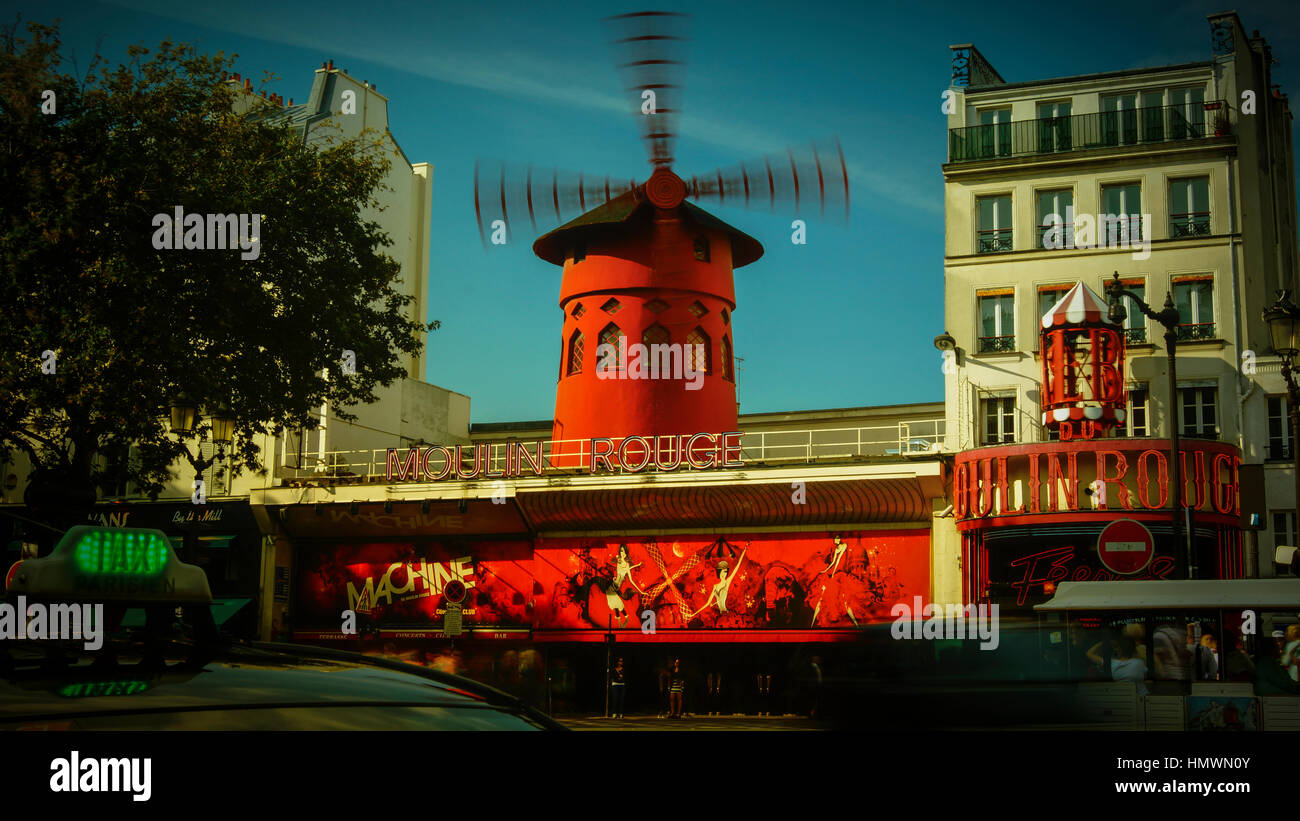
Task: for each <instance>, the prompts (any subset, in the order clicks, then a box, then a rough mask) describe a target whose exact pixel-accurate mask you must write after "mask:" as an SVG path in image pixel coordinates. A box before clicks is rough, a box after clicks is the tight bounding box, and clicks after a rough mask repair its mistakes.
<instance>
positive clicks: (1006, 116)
mask: <svg viewBox="0 0 1300 821" xmlns="http://www.w3.org/2000/svg"><path fill="white" fill-rule="evenodd" d="M977 118H978V119H979V124H980V129H979V135H978V136H977V137H976V139H977V140H978V141H979V143H978V146H977V148H976V156H979V157H1009V156H1011V109H1009V108H986V109H984V110H983V111H980V112H979V114H978V115H977Z"/></svg>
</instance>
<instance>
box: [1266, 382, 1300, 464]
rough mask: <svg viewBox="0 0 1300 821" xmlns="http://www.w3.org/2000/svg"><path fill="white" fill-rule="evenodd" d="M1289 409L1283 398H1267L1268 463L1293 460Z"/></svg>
mask: <svg viewBox="0 0 1300 821" xmlns="http://www.w3.org/2000/svg"><path fill="white" fill-rule="evenodd" d="M1291 448H1292V442H1291V409H1290V408H1289V407H1288V406H1287V401H1286V397H1285V396H1270V397H1269V398H1268V456H1267V457H1266V458H1268V460H1269V461H1274V460H1280V459H1293V458H1295V456H1294V451H1292V450H1291Z"/></svg>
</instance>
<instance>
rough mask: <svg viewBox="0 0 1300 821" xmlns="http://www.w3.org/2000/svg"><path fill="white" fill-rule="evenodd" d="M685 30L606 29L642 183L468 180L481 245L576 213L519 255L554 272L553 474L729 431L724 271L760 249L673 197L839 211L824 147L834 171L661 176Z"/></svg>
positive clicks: (770, 168) (729, 341) (662, 20)
mask: <svg viewBox="0 0 1300 821" xmlns="http://www.w3.org/2000/svg"><path fill="white" fill-rule="evenodd" d="M684 20H685V15H681V14H676V13H672V12H638V13H635V14H625V15H620V16H618V17H614V18H610V22H611V23H612V24H613V25H614V26H615V28H616V29H617V33H616V34H615V45H616V47H617V48H618V49H620V50H622V51H623V52H624V53H625V54H626V55H627V59H626V60H625V61H624V62H623V65H622V68H623V69H624V71H625V75H626V76H627V78H628V81H629V82H628V90H629V91H631V92H633V93H634V94H635V98H634V100H635V102H634V109H635V114H636V116H637V117H638V118H640V120H641V123H642V128H643V132H644V134H643V137H644V140H645V142H646V145H647V148H648V154H649V160H650V163H651V165H652V166H653V167H654V171H653V172H652V173H651V175H650V177H649V179H647V180H646V181H645V182H644V183H640V184H637V183H636V182H635V181H630V182H612V181H611V180H610V178H609V177H603V178H600V177H596V178H592V177H589V176H588V175H585V174H576V175H574V174H563V175H562V174H561V173H560V172H558V171H555V170H551V171H550V172H549V173H546V174H538V173H535V172H534V170H533V168H532V167H531V166H530V167H528V169H527V170H526V171H525V172H524V173H522V174H519V173H517V172H516V173H509V174H508V173H507V171H506V167H505V165H504V164H503V165H502V167H501V173H500V178H499V180H493V181H492V182H487V181H486V180H485V181H484V183H483V185H482V187H480V181H479V170H478V168H477V167H476V168H475V174H474V209H475V213H476V215H477V217H478V223H479V233H480V236H482V237H484V244H485V245H486V244H487V241H486V236H485V228H488V229H489V230H491V231H492V233H493V243H494V244H499V243H501V242H503V241H504V237H505V236H506V235H507V234H506V232H508V231H509V230H510V221H511V219H519V218H521V217H522V215H523V214H524V213H525V212H527V214H528V219H529V224H530V225H531V226H532V229H533V231H534V232H536V229H537V221H538V219H539V217H541V218H545V217H547V216H549V215H550V214H551V213H553V214H554V219H555V221H556V222H559V221H560V220H562V219H563V216H562V214H563V213H564V212H569V213H571V212H572V210H573V209H574V206H577V210H578V211H580V212H581V213H580V215H579V216H577V217H576V218H575V219H573V220H571V221H570V222H567V223H565V224H563V225H561V226H560V227H558V228H556V229H554V230H552V231H550V232H549V233H547V234H544V235H543V236H541V237H540V238H539V239H538V240H537V241H536V242H535V243H534V244H533V251H534V252H535V253H536V254H537V256H539V257H541V258H542V259H544V260H546V261H547V262H551V263H554V264H555V265H560V266H563V268H564V274H563V278H562V280H561V285H560V308H561V309H562V310H563V312H564V327H563V331H562V336H561V340H562V346H561V357H560V373H559V384H558V386H557V388H556V397H555V424H554V438H555V440H557V441H556V444H555V446H554V447H553V449H552V460H553V461H554V460H555V456H556V455H557V454H566V453H567V454H573V453H576V452H578V451H579V449H580V447H582V443H584V442H585V441H587V440H590V439H593V438H609V439H612V440H614V444H615V446H617V445H618V444H619V443H620V442H621V441H622V440H623V439H624V438H625V437H630V436H651V435H658V436H663V437H670V438H669V439H666V440H659V444H658V447H657V448H656V449H657V450H658V451H659V452H658V453H656V454H655V455H654V457H651V454H649V453H648V452H646V451H645V450H644V449H642V450H641V451H640V452H634V450H635V449H633V450H629V451H627V452H624V453H623V457H624V460H626V461H633V462H636V463H641V462H642V461H643V459H645V460H649V459H651V458H655V459H657V460H663V462H666V463H667V464H674V453H673V452H672V451H676V459H677V460H679V461H681V462H685V461H686V458H684V455H683V454H682V453H681V451H680V447H679V445H677V444H665V442H669V443H677V442H678V440H676V439H675V435H679V434H694V433H697V432H711V433H721V432H725V431H734V430H736V424H737V421H736V417H737V407H736V380H735V364H734V358H733V337H732V325H731V315H732V312H733V311H734V310H735V308H736V294H735V285H734V281H733V277H732V270H733V269H735V268H739V267H741V266H743V265H748V264H749V263H751V262H754V261H755V260H757V259H758V258H759V257H760V256H762V254H763V247H762V245H760V244H759V243H758V241H757V240H755V239H754V238H753V237H750V236H748V235H747V234H745V233H743V232H742V231H740V230H738V229H736V228H734V227H732V226H730V225H728V224H726V223H725V222H723V221H722V220H720V219H718V218H717V217H715V216H713V215H712V214H709V213H708V212H706V211H704V210H703V209H701V208H699V207H698V206H696V205H693V204H691V203H689V202H687V201H686V200H687V199H688V198H691V199H696V200H703V199H716V200H717V201H718V202H719V203H728V202H730V203H733V204H736V205H744V206H746V207H753V206H761V205H765V206H768V207H769V208H771V209H772V210H773V211H774V210H775V207H776V204H777V203H778V202H782V203H786V202H793V204H794V213H795V214H798V213H800V211H801V209H802V208H804V207H807V206H809V205H811V204H813V203H816V205H817V207H818V213H819V215H824V214H825V210H826V204H827V201H828V199H829V200H831V201H835V202H836V203H837V201H838V199H839V197H841V196H842V197H843V201H844V211H845V214H846V216H847V213H848V205H849V198H848V171H847V168H846V166H845V164H844V154H843V152H842V151H841V150H840V148H839V143H838V141H836V142H835V144H834V149H833V150H834V156H835V158H836V159H837V160H838V167H835V166H831V167H823V164H822V156H821V153H820V152H819V150H818V148H817V147H816V146H815V145H814V146H813V147H812V149H811V151H805V152H801V153H800V154H799V155H798V156H796V153H795V152H794V151H787V152H786V153H785V155H784V156H781V157H779V158H772V157H765V158H763V159H762V160H760V161H759V162H757V163H749V164H745V163H742V164H741V165H739V166H737V167H733V168H730V169H720V170H718V171H715V172H712V173H710V174H707V175H705V176H703V177H692V178H691V179H690V181H689V182H687V181H685V180H683V179H682V178H681V177H679V176H677V175H676V174H675V173H673V170H672V164H673V143H674V140H675V137H676V132H675V130H674V128H675V126H674V124H675V122H676V119H677V116H678V115H679V114H680V105H679V100H680V96H681V85H680V83H679V82H678V76H679V74H680V71H681V67H682V65H683V62H682V59H681V50H682V46H683V44H684V43H685V38H684V37H683V36H682V29H683V24H684ZM828 154H829V151H828ZM548 177H549V179H548ZM592 206H595V207H592ZM588 208H590V210H588ZM657 346H667V347H657ZM650 441H651V442H655V441H656V440H653V439H652V440H650ZM629 444H631V443H629ZM719 444H720V443H719ZM638 446H639V443H638ZM615 461H616V462H617V461H618V459H617V454H616V458H615ZM564 463H565V464H571V463H575V462H574V460H573V458H572V457H571V458H570V459H567V460H565V461H564ZM576 464H583V465H585V464H586V461H585V459H581V460H578V461H577V462H576Z"/></svg>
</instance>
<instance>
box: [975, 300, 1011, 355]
mask: <svg viewBox="0 0 1300 821" xmlns="http://www.w3.org/2000/svg"><path fill="white" fill-rule="evenodd" d="M978 298H979V308H980V337H979V352H980V353H991V352H997V351H1014V350H1015V349H1016V331H1015V304H1016V296H1015V291H1014V290H1013V289H1011V288H1006V289H1000V290H997V291H985V292H983V293H980V294H978Z"/></svg>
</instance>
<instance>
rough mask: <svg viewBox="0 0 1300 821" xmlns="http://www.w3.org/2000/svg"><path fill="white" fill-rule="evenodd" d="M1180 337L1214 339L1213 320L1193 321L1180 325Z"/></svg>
mask: <svg viewBox="0 0 1300 821" xmlns="http://www.w3.org/2000/svg"><path fill="white" fill-rule="evenodd" d="M1178 339H1179V341H1185V340H1190V339H1214V323H1213V322H1191V323H1187V324H1184V325H1179V326H1178Z"/></svg>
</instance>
